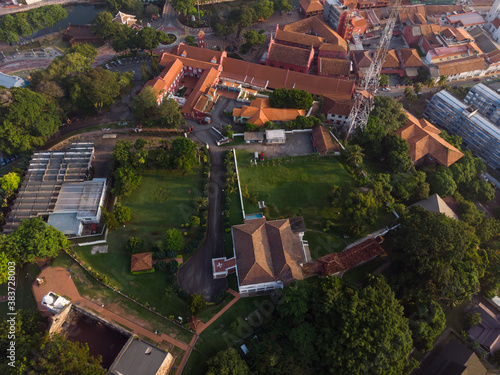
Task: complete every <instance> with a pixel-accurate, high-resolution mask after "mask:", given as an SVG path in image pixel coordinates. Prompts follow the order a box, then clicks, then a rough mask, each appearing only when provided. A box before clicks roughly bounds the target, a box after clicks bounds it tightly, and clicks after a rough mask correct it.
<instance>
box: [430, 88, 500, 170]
mask: <svg viewBox="0 0 500 375" xmlns="http://www.w3.org/2000/svg"><path fill="white" fill-rule="evenodd" d="M424 116H425V117H427V118H428V119H429V120H430V121H431V122H433V123H435V124H436V125H438V126H441V127H443V128H444V129H446V130H447V131H449V132H450V133H452V134H456V135H458V136H460V137H462V139H463V141H464V143H465V144H466V145H467V148H468V149H469V150H471V151H472V152H474V153H475V154H476V155H477V156H479V157H481V158H482V159H483V160H484V161H485V162H486V163H487V164H488V165H490V166H491V167H493V168H496V169H500V128H499V127H497V126H496V125H495V124H493V123H492V122H491V121H489V120H488V119H486V118H485V117H483V116H482V115H481V114H479V113H478V110H477V109H476V108H475V106H471V105H469V104H465V103H463V102H461V101H460V100H458V99H457V98H455V97H454V96H453V95H451V94H450V93H449V92H448V91H446V90H442V91H440V92H438V93H436V94H435V95H434V96H433V97H432V99H431V100H430V101H429V103H428V104H427V107H426V109H425V113H424Z"/></svg>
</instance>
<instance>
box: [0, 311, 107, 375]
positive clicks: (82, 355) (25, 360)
mask: <svg viewBox="0 0 500 375" xmlns="http://www.w3.org/2000/svg"><path fill="white" fill-rule="evenodd" d="M44 323H45V322H44V318H42V316H41V314H40V312H39V311H38V310H19V311H18V315H17V316H16V324H15V332H16V363H15V367H14V368H12V367H10V366H8V364H7V362H8V358H7V355H3V356H1V358H0V373H2V374H11V375H21V374H23V375H35V374H37V375H39V374H40V375H65V374H81V375H105V374H106V373H107V371H105V370H104V369H103V368H102V367H101V365H100V363H101V358H100V357H99V358H95V357H92V356H91V355H90V354H89V348H88V345H87V344H81V343H79V342H72V341H69V340H66V339H65V338H64V337H62V336H60V335H54V336H50V337H49V334H48V331H46V330H44V327H43V325H44ZM8 333H9V323H8V322H7V321H3V323H2V324H1V325H0V349H1V351H2V353H7V348H8V347H9V345H10V341H11V339H10V338H9V337H8Z"/></svg>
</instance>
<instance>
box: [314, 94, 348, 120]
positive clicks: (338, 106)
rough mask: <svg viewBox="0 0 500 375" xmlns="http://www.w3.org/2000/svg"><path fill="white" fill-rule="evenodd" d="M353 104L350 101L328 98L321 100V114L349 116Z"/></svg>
mask: <svg viewBox="0 0 500 375" xmlns="http://www.w3.org/2000/svg"><path fill="white" fill-rule="evenodd" d="M352 105H353V102H352V101H351V100H335V99H334V98H331V97H329V96H325V97H324V98H323V105H322V106H321V113H324V114H328V113H331V114H335V115H339V116H349V113H351V109H352Z"/></svg>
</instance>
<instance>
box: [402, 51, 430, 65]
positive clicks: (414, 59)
mask: <svg viewBox="0 0 500 375" xmlns="http://www.w3.org/2000/svg"><path fill="white" fill-rule="evenodd" d="M399 53H400V54H401V59H402V60H403V63H404V64H405V67H406V68H408V67H418V66H423V65H424V64H423V63H422V60H421V59H420V56H419V55H418V52H417V50H416V49H413V48H401V49H400V50H399Z"/></svg>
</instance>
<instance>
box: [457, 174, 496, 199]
mask: <svg viewBox="0 0 500 375" xmlns="http://www.w3.org/2000/svg"><path fill="white" fill-rule="evenodd" d="M460 192H461V193H462V194H463V196H464V197H465V198H466V199H468V200H471V201H476V200H477V201H479V202H481V203H484V204H486V203H489V202H491V201H492V200H493V199H495V188H494V187H493V185H492V184H491V183H489V182H488V181H483V180H476V181H470V182H466V183H462V184H460Z"/></svg>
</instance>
